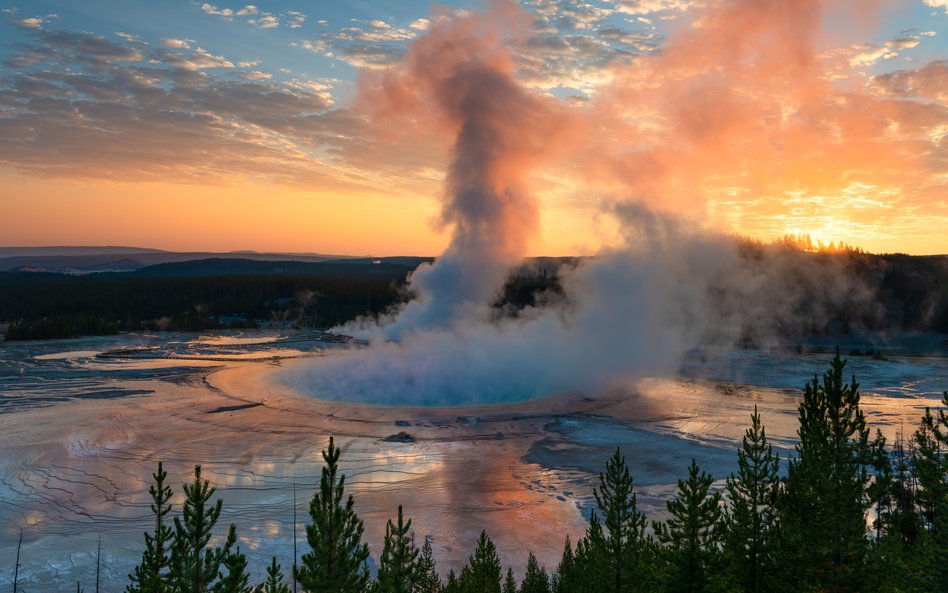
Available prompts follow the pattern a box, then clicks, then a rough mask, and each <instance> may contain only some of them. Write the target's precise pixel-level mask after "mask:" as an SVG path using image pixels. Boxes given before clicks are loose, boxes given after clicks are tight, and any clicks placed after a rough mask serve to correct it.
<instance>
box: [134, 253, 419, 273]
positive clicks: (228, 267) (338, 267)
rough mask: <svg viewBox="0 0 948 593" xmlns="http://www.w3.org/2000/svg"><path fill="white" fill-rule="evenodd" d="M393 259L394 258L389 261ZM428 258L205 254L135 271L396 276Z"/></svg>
mask: <svg viewBox="0 0 948 593" xmlns="http://www.w3.org/2000/svg"><path fill="white" fill-rule="evenodd" d="M392 260H395V261H392ZM423 261H430V258H381V259H375V260H373V259H363V258H358V259H351V260H338V259H337V260H330V261H323V262H307V261H260V260H253V259H226V258H219V257H215V258H208V259H199V260H193V261H185V262H175V263H165V264H158V265H154V266H148V267H146V268H141V269H139V270H137V271H135V272H134V273H133V274H132V275H133V276H136V277H174V278H187V277H191V276H315V277H319V276H366V277H370V276H399V275H407V274H408V272H410V271H411V270H413V269H414V268H416V267H417V266H418V265H419V264H420V263H421V262H423Z"/></svg>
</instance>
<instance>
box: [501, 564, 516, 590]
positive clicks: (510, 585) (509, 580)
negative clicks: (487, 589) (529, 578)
mask: <svg viewBox="0 0 948 593" xmlns="http://www.w3.org/2000/svg"><path fill="white" fill-rule="evenodd" d="M500 591H501V593H517V579H515V578H514V573H513V569H512V568H508V569H507V576H506V577H504V583H503V586H501V588H500Z"/></svg>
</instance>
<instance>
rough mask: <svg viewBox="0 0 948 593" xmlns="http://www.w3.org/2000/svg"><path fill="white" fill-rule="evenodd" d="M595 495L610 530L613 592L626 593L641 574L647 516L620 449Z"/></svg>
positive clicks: (610, 588) (607, 466)
mask: <svg viewBox="0 0 948 593" xmlns="http://www.w3.org/2000/svg"><path fill="white" fill-rule="evenodd" d="M593 495H594V496H595V497H596V505H597V506H598V507H599V510H600V511H601V512H602V516H603V521H604V526H605V528H606V531H607V537H606V542H605V543H606V548H607V550H608V558H609V564H610V572H611V573H612V578H611V581H612V584H611V585H610V587H609V590H610V591H612V592H613V593H626V592H627V591H630V590H632V582H633V580H634V579H635V577H636V576H637V575H638V574H639V573H640V572H641V571H640V570H639V564H640V562H641V558H640V556H641V552H642V545H643V542H644V540H645V514H644V513H641V512H639V510H638V507H637V504H636V494H635V491H634V489H633V486H632V476H631V475H630V474H629V468H628V466H627V465H626V463H625V457H623V456H622V453H621V452H620V451H619V449H618V447H617V448H616V452H615V453H614V454H613V455H612V458H611V459H609V461H607V462H606V473H605V474H599V488H598V489H594V490H593Z"/></svg>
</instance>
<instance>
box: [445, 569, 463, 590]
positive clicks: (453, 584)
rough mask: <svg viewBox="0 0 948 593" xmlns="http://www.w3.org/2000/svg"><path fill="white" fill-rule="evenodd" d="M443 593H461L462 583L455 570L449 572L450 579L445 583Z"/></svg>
mask: <svg viewBox="0 0 948 593" xmlns="http://www.w3.org/2000/svg"><path fill="white" fill-rule="evenodd" d="M441 591H442V593H461V582H460V581H459V580H458V577H457V575H455V574H454V569H453V568H452V569H451V570H449V571H448V578H447V580H445V582H444V589H442V590H441Z"/></svg>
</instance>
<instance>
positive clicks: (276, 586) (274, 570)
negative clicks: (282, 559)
mask: <svg viewBox="0 0 948 593" xmlns="http://www.w3.org/2000/svg"><path fill="white" fill-rule="evenodd" d="M254 593H290V588H289V587H288V586H287V585H286V583H284V582H283V572H282V571H281V570H280V565H279V564H277V559H276V556H274V557H273V559H272V560H270V566H268V567H267V580H266V581H264V582H262V583H260V584H259V585H257V588H256V589H254Z"/></svg>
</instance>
